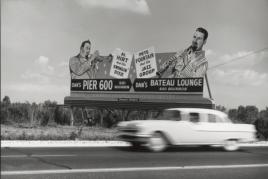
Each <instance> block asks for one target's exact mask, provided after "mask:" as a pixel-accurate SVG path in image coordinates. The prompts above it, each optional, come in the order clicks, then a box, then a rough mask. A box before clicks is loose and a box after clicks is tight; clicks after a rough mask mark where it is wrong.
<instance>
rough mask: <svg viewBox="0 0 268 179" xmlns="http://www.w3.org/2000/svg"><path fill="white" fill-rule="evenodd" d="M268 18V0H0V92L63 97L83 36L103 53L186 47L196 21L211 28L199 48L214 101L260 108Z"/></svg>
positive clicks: (267, 85)
mask: <svg viewBox="0 0 268 179" xmlns="http://www.w3.org/2000/svg"><path fill="white" fill-rule="evenodd" d="M267 19H268V1H267V0H254V1H253V0H235V1H234V0H202V1H201V0H1V97H2V98H3V96H5V95H8V96H9V97H10V98H11V101H12V102H16V101H17V102H25V101H29V102H37V103H39V102H43V101H44V100H47V99H50V100H55V101H57V102H58V103H63V99H64V97H65V96H68V95H70V90H69V89H70V88H69V85H70V75H69V67H68V61H69V58H70V57H71V56H74V55H76V54H77V53H78V51H79V46H80V44H81V42H82V41H83V40H85V39H90V40H91V42H92V48H93V49H92V50H97V49H98V50H99V51H100V53H101V55H107V54H109V53H111V52H112V51H114V50H115V49H116V48H121V49H124V50H126V51H129V52H132V53H134V52H136V51H140V50H143V49H145V48H148V47H151V46H154V47H155V51H156V52H173V51H178V50H182V49H184V48H186V47H188V46H189V45H190V43H191V39H192V35H193V32H194V30H195V29H196V27H199V26H202V27H204V28H206V29H207V30H208V32H209V37H208V41H207V44H206V45H205V46H204V48H205V50H206V55H207V58H208V61H209V68H210V69H209V71H208V78H209V82H210V87H211V90H212V95H213V98H214V99H215V102H216V104H217V105H224V106H226V107H228V108H232V107H237V106H238V105H256V106H257V107H259V108H260V109H264V108H265V107H266V106H268V35H267V33H268V21H267ZM265 48H266V49H265ZM261 49H264V50H261ZM258 50H261V51H258ZM255 51H258V52H257V53H254V52H255ZM250 54H251V55H250ZM246 55H247V57H245V58H241V59H239V60H235V61H234V62H232V63H229V61H232V60H233V59H237V58H238V57H241V56H246ZM222 63H227V64H226V65H222V66H219V67H216V68H213V66H215V65H217V64H222ZM205 95H206V96H207V91H206V90H205Z"/></svg>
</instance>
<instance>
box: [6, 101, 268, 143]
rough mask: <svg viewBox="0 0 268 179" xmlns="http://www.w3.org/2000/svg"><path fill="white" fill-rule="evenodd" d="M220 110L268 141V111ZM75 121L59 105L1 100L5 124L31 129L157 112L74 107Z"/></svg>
mask: <svg viewBox="0 0 268 179" xmlns="http://www.w3.org/2000/svg"><path fill="white" fill-rule="evenodd" d="M216 109H217V110H220V111H223V112H225V113H226V114H228V116H229V118H230V119H231V120H232V121H233V122H234V123H246V124H254V125H255V126H256V128H257V130H258V136H259V137H260V138H264V139H268V107H266V109H264V110H259V109H258V108H257V107H256V106H250V105H248V106H239V107H238V108H236V109H229V110H227V109H226V108H225V107H224V106H221V105H219V106H216ZM72 113H73V119H72V117H71V116H72V115H71V110H70V108H69V107H66V106H63V105H58V104H57V102H55V101H50V100H47V101H44V102H43V103H39V104H36V103H29V102H25V103H12V102H11V100H10V98H9V97H8V96H5V97H4V98H3V99H2V100H1V124H9V125H12V124H22V123H23V124H27V125H30V126H47V125H52V124H53V125H76V126H79V125H85V126H101V127H108V128H110V127H114V126H115V125H116V124H117V123H118V122H119V121H123V120H136V119H146V118H147V117H148V116H150V117H153V116H154V115H155V114H157V111H146V110H138V111H135V110H134V111H130V110H123V109H121V110H120V109H110V108H102V109H90V108H86V107H73V108H72Z"/></svg>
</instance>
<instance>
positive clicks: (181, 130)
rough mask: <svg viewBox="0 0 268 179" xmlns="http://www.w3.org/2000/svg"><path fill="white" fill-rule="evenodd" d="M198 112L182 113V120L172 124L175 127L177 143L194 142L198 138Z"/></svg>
mask: <svg viewBox="0 0 268 179" xmlns="http://www.w3.org/2000/svg"><path fill="white" fill-rule="evenodd" d="M199 120H200V119H199V114H198V113H184V114H182V120H180V121H177V123H176V124H175V125H174V126H172V128H173V129H175V130H174V131H176V132H175V134H176V135H175V136H176V142H177V144H193V143H196V142H197V141H198V140H197V138H198V134H197V131H196V129H195V128H196V125H198V122H199Z"/></svg>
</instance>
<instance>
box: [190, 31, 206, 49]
mask: <svg viewBox="0 0 268 179" xmlns="http://www.w3.org/2000/svg"><path fill="white" fill-rule="evenodd" d="M205 43H206V40H204V34H203V33H202V32H199V31H195V33H194V36H193V41H192V48H193V50H194V51H199V50H202V48H203V45H204V44H205Z"/></svg>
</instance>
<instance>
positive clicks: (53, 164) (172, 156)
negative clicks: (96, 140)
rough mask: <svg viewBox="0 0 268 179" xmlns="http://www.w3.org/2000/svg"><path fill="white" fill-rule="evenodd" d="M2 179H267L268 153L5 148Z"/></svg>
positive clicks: (247, 150) (245, 150) (192, 149)
mask: <svg viewBox="0 0 268 179" xmlns="http://www.w3.org/2000/svg"><path fill="white" fill-rule="evenodd" d="M1 175H2V176H1V177H2V178H25V179H26V178H27V179H28V178H38V179H39V178H116V179H117V178H122V179H126V178H139V179H142V178H155V179H157V178H159V179H160V178H161V179H163V178H198V179H200V178H204V179H207V178H217V179H222V178H228V179H230V178H234V179H237V178H243V179H249V178H254V179H257V178H261V179H263V178H267V177H268V147H250V148H245V147H244V148H242V149H241V150H239V151H237V152H225V151H223V150H222V149H221V148H201V147H176V148H171V149H169V150H167V151H165V152H162V153H150V152H148V151H146V150H144V149H143V150H139V151H138V150H134V149H131V150H130V149H129V148H127V147H101V148H100V147H99V148H97V147H91V148H86V147H82V148H1Z"/></svg>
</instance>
